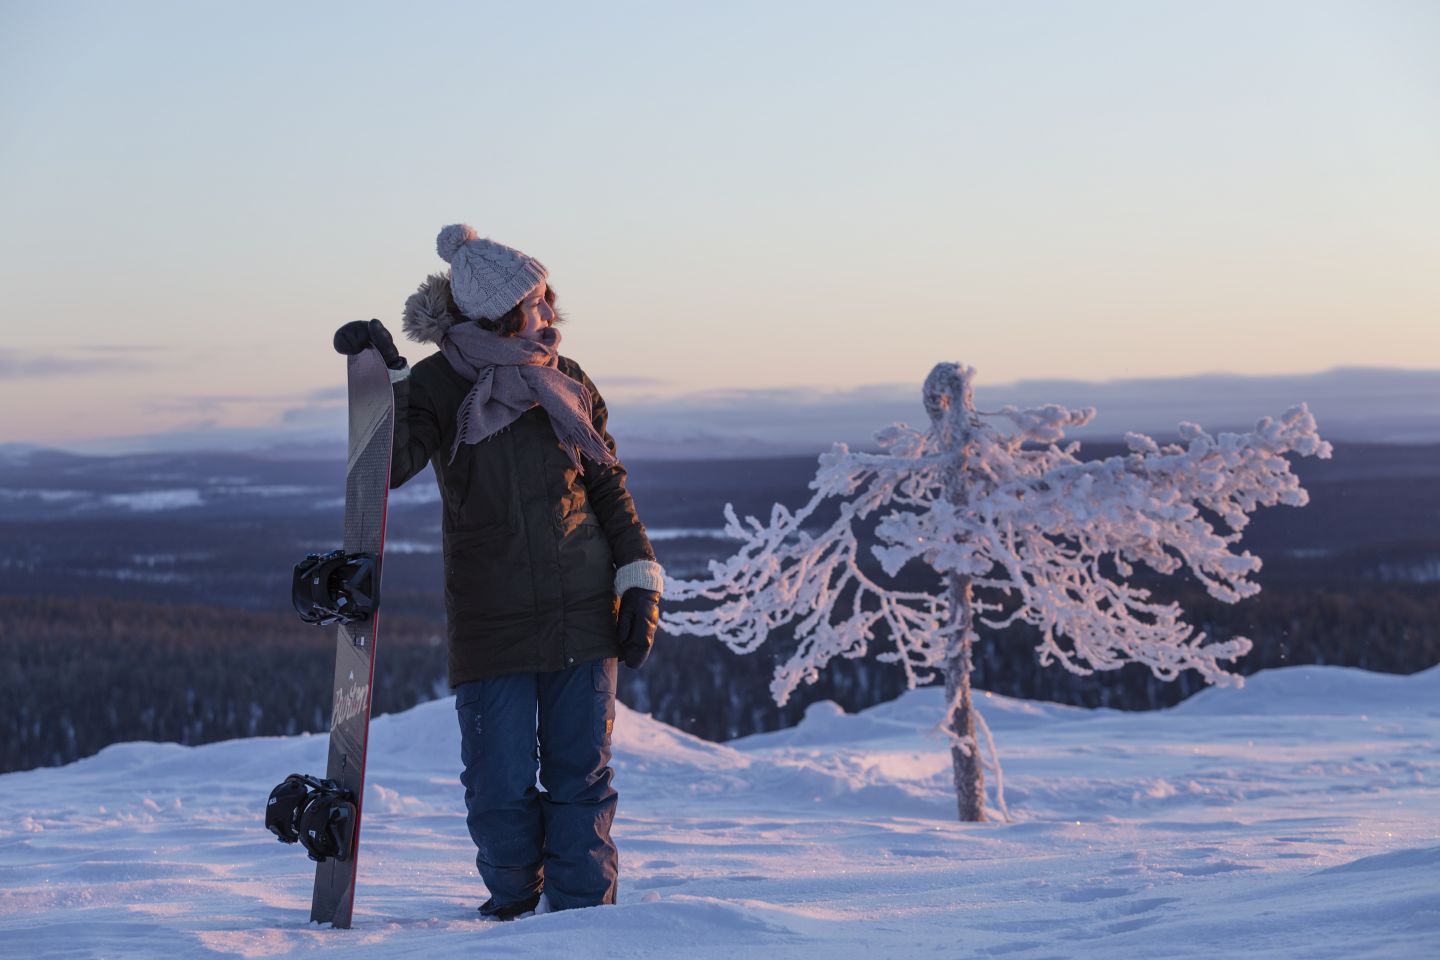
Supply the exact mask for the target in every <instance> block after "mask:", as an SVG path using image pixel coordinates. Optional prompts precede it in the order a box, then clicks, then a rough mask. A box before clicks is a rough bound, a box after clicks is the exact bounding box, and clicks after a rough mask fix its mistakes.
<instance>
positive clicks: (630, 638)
mask: <svg viewBox="0 0 1440 960" xmlns="http://www.w3.org/2000/svg"><path fill="white" fill-rule="evenodd" d="M659 623H660V594H659V593H658V592H657V591H655V590H646V589H645V588H644V587H631V588H630V589H629V590H626V591H625V592H624V593H623V594H621V595H620V623H619V640H620V656H621V657H622V658H623V659H624V661H625V666H627V667H629V668H630V669H631V670H639V669H640V667H641V666H642V665H643V664H644V663H645V660H646V658H647V657H649V656H650V648H651V647H653V646H654V645H655V627H656V626H657V625H658V624H659Z"/></svg>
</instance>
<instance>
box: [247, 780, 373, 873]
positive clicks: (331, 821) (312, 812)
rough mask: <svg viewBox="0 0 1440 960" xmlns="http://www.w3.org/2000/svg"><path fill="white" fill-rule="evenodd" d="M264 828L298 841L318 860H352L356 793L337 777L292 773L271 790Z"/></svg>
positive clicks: (285, 838) (281, 836) (289, 841)
mask: <svg viewBox="0 0 1440 960" xmlns="http://www.w3.org/2000/svg"><path fill="white" fill-rule="evenodd" d="M265 828H266V829H267V830H269V831H270V832H271V833H273V834H275V836H276V837H278V838H279V840H280V842H281V843H299V844H300V845H301V846H303V847H304V848H305V851H306V852H307V853H308V854H309V856H310V859H311V860H314V861H315V862H316V863H324V862H325V861H326V860H339V861H342V862H343V861H346V860H349V859H350V850H351V843H350V841H351V839H352V838H353V837H354V835H355V797H354V795H353V794H351V793H350V791H349V790H343V789H341V787H340V785H339V784H338V783H336V782H335V781H334V780H317V779H316V778H315V777H311V776H307V775H305V774H303V773H292V774H290V776H288V777H286V778H285V779H284V781H282V782H281V783H280V784H279V785H278V786H277V787H276V788H275V789H274V790H271V791H270V800H269V802H268V803H267V804H266V805H265Z"/></svg>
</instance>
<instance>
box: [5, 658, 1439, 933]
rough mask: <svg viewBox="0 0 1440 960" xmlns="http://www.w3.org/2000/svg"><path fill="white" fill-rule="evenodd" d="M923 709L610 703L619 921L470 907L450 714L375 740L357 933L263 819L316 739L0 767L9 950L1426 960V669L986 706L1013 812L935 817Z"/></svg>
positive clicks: (1434, 706) (1432, 754)
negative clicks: (1161, 697)
mask: <svg viewBox="0 0 1440 960" xmlns="http://www.w3.org/2000/svg"><path fill="white" fill-rule="evenodd" d="M97 695H103V693H99V692H97ZM939 703H940V701H939V695H938V692H937V691H935V690H921V691H917V692H914V693H911V694H908V695H906V696H905V697H902V698H901V699H900V700H898V701H896V702H894V703H891V704H887V705H884V706H880V707H877V708H875V709H872V710H869V711H866V712H864V713H862V714H859V715H854V716H849V715H844V714H842V713H840V712H839V711H838V710H837V709H836V708H834V707H833V706H832V705H829V704H821V705H819V706H816V707H814V708H812V709H811V711H810V713H809V715H808V716H807V718H806V720H805V722H804V723H802V724H801V725H800V726H798V727H796V728H794V729H792V730H788V731H782V732H779V733H773V734H764V735H760V736H755V737H750V738H747V739H745V740H740V741H736V742H733V743H730V744H725V745H717V744H711V743H707V742H705V741H701V740H697V739H695V738H693V737H689V736H687V735H685V734H682V733H679V732H677V731H676V730H674V729H671V728H669V727H666V726H664V725H662V724H660V723H658V722H655V721H653V720H651V719H650V718H648V717H646V716H643V715H639V714H635V713H633V712H630V711H626V710H624V709H623V708H622V709H621V713H620V717H619V720H618V721H617V724H616V730H615V739H616V766H617V770H618V772H617V778H616V785H617V787H618V788H619V790H620V792H621V800H620V816H619V818H618V820H617V822H616V827H615V835H616V839H617V842H618V843H619V846H620V850H621V858H622V860H621V887H620V891H621V903H620V905H618V906H616V907H605V908H598V909H591V910H578V911H571V912H568V913H561V914H547V915H541V916H536V917H531V918H528V919H525V920H521V921H518V922H515V923H510V924H496V923H487V922H482V921H481V920H480V919H479V918H478V914H477V913H476V912H475V908H476V906H477V905H478V904H479V903H480V902H481V901H482V900H483V899H484V897H485V893H484V890H483V889H482V887H481V884H480V881H479V879H478V878H477V876H476V874H475V869H474V863H473V861H472V856H473V853H474V851H473V848H472V846H471V843H470V840H469V837H468V836H467V834H466V832H465V825H464V821H463V818H462V803H461V790H460V786H459V783H458V780H457V773H458V766H459V761H458V754H459V736H458V733H457V730H456V726H455V719H454V715H453V709H452V707H451V704H450V702H449V701H448V700H442V701H437V702H435V703H429V704H425V705H423V706H420V707H417V708H415V709H414V710H411V711H409V712H407V713H404V714H400V715H397V716H391V717H383V718H380V719H378V720H376V722H375V724H374V726H373V739H372V748H371V756H370V765H369V783H368V787H367V799H366V804H367V806H366V819H365V827H364V831H363V838H362V855H361V861H360V887H359V897H358V900H357V904H356V912H355V926H354V928H353V929H351V930H332V929H329V928H320V927H314V926H311V925H309V924H308V923H307V918H308V911H309V896H310V884H311V877H312V870H311V865H310V863H309V862H308V861H307V860H306V859H305V857H304V854H303V853H302V852H301V851H300V850H299V849H298V848H295V847H285V846H282V845H281V844H279V843H276V842H275V841H274V840H273V839H272V838H271V837H270V835H269V834H268V833H266V832H265V830H264V827H263V826H262V825H261V808H262V806H263V801H264V799H265V796H266V794H267V793H268V791H269V789H270V787H271V786H272V785H273V784H274V783H276V782H277V781H279V780H280V779H282V778H283V777H284V776H285V775H286V774H288V773H291V772H293V771H312V772H320V771H321V770H322V769H323V761H324V755H325V738H324V737H323V736H302V737H295V738H288V739H256V740H237V741H230V742H227V743H219V744H212V745H209V746H205V747H198V748H190V747H181V746H176V745H171V744H150V743H136V744H124V745H119V746H114V747H110V748H109V749H107V750H105V751H103V752H102V753H100V754H99V755H98V756H95V757H92V758H90V759H88V760H83V761H80V762H78V763H75V764H72V765H70V766H68V767H64V768H60V769H49V770H36V771H29V772H24V773H16V774H9V775H5V776H0V811H3V814H4V815H3V817H0V955H3V956H6V957H12V956H13V957H27V958H28V957H46V956H55V957H59V956H65V957H89V956H103V957H221V956H242V957H271V956H288V955H292V954H312V953H316V954H325V955H331V954H333V955H337V956H338V955H341V953H342V951H343V955H344V956H345V957H347V958H361V957H386V958H390V957H423V958H426V960H440V958H448V957H455V958H460V957H465V958H469V957H507V958H512V957H514V958H525V957H537V958H538V957H546V958H553V957H556V956H562V955H564V953H565V952H566V951H568V952H570V953H571V954H572V955H576V956H584V957H604V958H607V960H620V958H630V957H661V956H664V957H700V958H711V957H713V958H723V960H735V958H737V957H765V958H767V960H770V958H778V957H819V958H824V960H843V958H852V957H853V958H865V960H879V958H887V957H907V958H910V957H917V956H924V957H930V956H935V957H1004V958H1016V960H1035V958H1041V957H1053V958H1087V957H1106V958H1111V957H1137V958H1155V957H1206V958H1215V957H1241V956H1244V957H1260V958H1270V957H1286V958H1307V960H1313V958H1324V957H1345V958H1352V957H1376V958H1381V957H1383V958H1406V957H1427V958H1429V957H1436V956H1440V667H1436V668H1432V669H1430V670H1428V671H1426V672H1424V673H1421V674H1417V675H1415V676H1411V677H1395V676H1387V675H1379V674H1370V673H1365V672H1362V671H1358V670H1351V669H1344V668H1333V667H1293V668H1288V669H1284V670H1273V671H1268V672H1265V673H1261V674H1259V675H1256V676H1253V677H1251V678H1250V679H1249V682H1248V683H1247V685H1246V686H1245V687H1244V688H1243V689H1241V690H1233V689H1213V690H1208V691H1205V692H1204V693H1201V694H1200V695H1198V696H1196V697H1194V698H1193V699H1191V700H1189V701H1188V702H1186V703H1184V704H1182V705H1181V706H1179V707H1177V708H1175V709H1172V710H1167V711H1163V712H1159V713H1139V714H1125V713H1119V712H1114V711H1106V710H1081V709H1076V708H1071V707H1061V706H1056V705H1053V704H1044V703H1031V702H1024V701H1017V700H1010V699H1007V698H1003V697H998V696H989V695H987V696H985V697H984V698H983V700H982V705H983V707H984V710H985V712H986V715H987V716H988V717H989V721H990V725H991V727H992V728H993V729H994V731H995V736H996V739H997V741H998V745H999V749H1000V751H1001V757H1002V760H1003V761H1004V764H1005V776H1006V794H1007V798H1008V800H1009V805H1010V809H1011V813H1012V817H1013V822H1010V823H986V824H960V823H957V822H955V821H954V819H953V815H952V812H951V811H952V799H951V792H950V787H949V772H948V769H949V768H948V756H947V753H946V750H945V747H944V744H943V742H942V741H941V740H939V739H938V738H936V737H935V736H933V735H931V734H930V733H929V732H928V731H929V730H930V728H931V726H932V725H933V723H934V721H935V718H936V716H937V711H938V710H939Z"/></svg>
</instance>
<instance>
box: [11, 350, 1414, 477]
mask: <svg viewBox="0 0 1440 960" xmlns="http://www.w3.org/2000/svg"><path fill="white" fill-rule="evenodd" d="M980 373H981V381H980V384H979V386H977V387H976V391H975V401H976V405H977V406H978V407H979V408H980V409H981V410H987V411H993V410H998V409H999V408H1001V407H1002V406H1005V405H1007V404H1013V405H1015V406H1020V407H1023V406H1034V405H1037V404H1042V403H1059V404H1064V405H1065V406H1069V407H1073V408H1080V407H1087V406H1093V407H1095V408H1096V410H1097V413H1096V418H1095V420H1094V422H1093V423H1091V424H1090V425H1089V426H1088V427H1085V428H1083V429H1081V430H1078V431H1075V433H1074V434H1073V436H1074V437H1075V439H1078V440H1081V441H1096V440H1118V439H1120V438H1121V437H1123V436H1124V434H1125V433H1126V432H1128V431H1132V430H1134V431H1139V432H1141V433H1149V434H1151V435H1152V436H1154V437H1155V438H1156V439H1157V440H1160V441H1161V442H1164V441H1165V440H1168V439H1174V437H1175V436H1176V426H1177V424H1178V423H1180V422H1181V421H1183V420H1190V421H1194V422H1196V423H1198V424H1200V425H1201V426H1202V427H1204V428H1205V429H1207V430H1209V431H1211V432H1212V433H1214V432H1220V431H1244V430H1250V429H1253V428H1254V425H1255V421H1256V420H1258V419H1259V418H1260V417H1262V416H1279V415H1280V414H1282V413H1284V412H1285V410H1286V409H1287V408H1288V407H1290V406H1292V405H1294V404H1297V403H1301V402H1304V403H1306V404H1308V405H1309V408H1310V411H1311V412H1312V413H1313V414H1314V415H1315V418H1316V420H1317V421H1318V422H1319V426H1320V434H1321V436H1323V437H1325V438H1326V439H1329V440H1348V441H1363V442H1372V443H1395V444H1403V443H1437V442H1440V370H1414V369H1403V368H1387V367H1335V368H1332V369H1330V370H1325V371H1322V372H1319V373H1306V374H1272V375H1248V374H1233V373H1207V374H1196V375H1193V376H1185V377H1135V378H1128V379H1121V380H1106V381H1089V380H1079V379H1053V378H1052V379H1028V380H1019V381H1015V382H1013V383H1006V384H986V383H985V382H984V371H981V372H980ZM598 382H599V383H600V386H601V389H602V390H604V389H605V382H604V377H603V376H602V377H599V378H598ZM606 399H607V402H608V404H609V407H610V414H611V417H610V425H611V432H612V433H613V434H614V435H615V437H616V440H617V442H618V443H619V445H620V450H621V454H622V455H624V456H629V457H643V458H649V459H654V458H667V459H668V458H673V459H691V458H694V459H712V458H736V457H757V456H761V457H763V456H784V455H793V454H809V453H814V452H816V451H817V450H823V449H826V448H827V447H829V445H830V444H831V443H832V442H835V441H837V440H838V441H843V442H845V443H849V444H851V445H852V446H869V445H870V444H871V443H872V437H873V434H874V431H875V430H877V429H879V428H880V427H883V426H885V425H887V424H889V423H892V422H895V421H903V422H906V423H910V424H912V425H919V424H921V423H923V422H924V419H925V414H924V411H923V410H922V408H921V405H920V385H919V383H918V382H917V383H915V384H875V385H864V386H856V387H850V388H847V389H827V388H817V387H783V388H771V389H748V390H713V391H705V392H699V393H691V394H682V395H679V396H669V397H667V396H660V395H654V394H642V393H636V392H627V391H625V390H623V389H622V388H618V387H617V388H616V389H615V390H613V391H611V392H608V395H607V397H606ZM344 429H345V426H344V412H343V407H342V406H341V405H340V404H339V403H338V402H336V403H327V404H320V405H316V406H314V407H311V408H308V409H305V410H296V411H290V413H289V415H288V416H287V419H286V421H285V422H282V423H277V424H276V425H274V426H270V427H243V428H235V427H232V428H210V429H205V430H188V431H185V430H181V431H172V432H167V433H152V434H143V435H137V436H128V437H100V438H94V439H91V440H84V441H74V442H65V443H58V444H55V445H53V446H54V447H55V448H58V449H63V450H69V451H74V452H77V453H91V454H117V453H140V452H162V451H163V452H178V451H186V450H229V451H255V452H258V451H265V452H267V453H268V454H269V455H272V456H277V457H309V456H315V455H326V454H328V453H329V452H331V451H333V450H334V449H343V437H344ZM34 449H38V447H37V446H36V445H34V444H0V455H9V454H8V451H11V450H18V451H24V450H34Z"/></svg>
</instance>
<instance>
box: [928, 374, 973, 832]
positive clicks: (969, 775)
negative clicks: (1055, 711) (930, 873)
mask: <svg viewBox="0 0 1440 960" xmlns="http://www.w3.org/2000/svg"><path fill="white" fill-rule="evenodd" d="M974 374H975V370H974V368H972V367H962V366H960V365H959V364H954V363H941V364H936V366H935V368H934V369H933V370H931V371H930V375H929V376H928V377H926V378H925V390H924V399H925V412H926V413H927V414H929V416H930V420H931V422H932V423H933V424H934V429H935V434H936V436H937V437H938V438H939V440H940V446H941V449H943V450H944V451H946V452H947V453H948V454H949V455H950V458H951V461H950V463H949V464H947V465H946V467H945V470H944V482H945V499H946V500H947V501H949V503H950V504H951V507H952V508H953V509H955V510H957V511H958V510H964V509H966V501H967V500H968V496H967V494H968V490H967V477H966V467H967V463H966V460H967V458H968V456H969V454H970V451H969V449H968V448H969V445H970V442H971V439H970V438H971V431H972V428H973V426H974V423H973V419H974V416H975V397H974V393H973V390H972V388H971V382H972V380H973V378H974ZM949 581H950V615H951V617H952V626H953V627H954V628H955V632H954V633H952V634H951V636H950V640H949V642H948V643H947V644H946V650H945V663H944V667H943V669H944V672H945V698H946V700H945V702H946V703H948V704H950V710H951V713H950V716H948V717H947V718H946V720H945V722H946V725H947V726H948V727H949V728H950V729H951V730H953V731H954V732H955V735H956V736H958V737H959V738H960V741H959V743H957V744H956V745H954V746H952V747H951V748H950V760H951V763H952V765H953V767H954V773H955V803H956V806H957V807H958V809H959V812H960V819H961V820H962V821H963V822H966V823H980V822H983V821H984V820H985V771H984V768H983V767H982V766H981V764H980V741H979V740H977V739H976V738H975V705H974V703H973V702H971V699H970V669H971V666H972V663H973V661H972V659H971V656H970V653H971V647H972V645H973V643H974V640H975V623H974V610H973V608H972V606H971V602H970V597H971V583H970V577H969V576H960V575H956V574H952V575H951V576H950V577H949ZM961 744H963V745H964V748H968V749H964V748H962V746H961Z"/></svg>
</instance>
